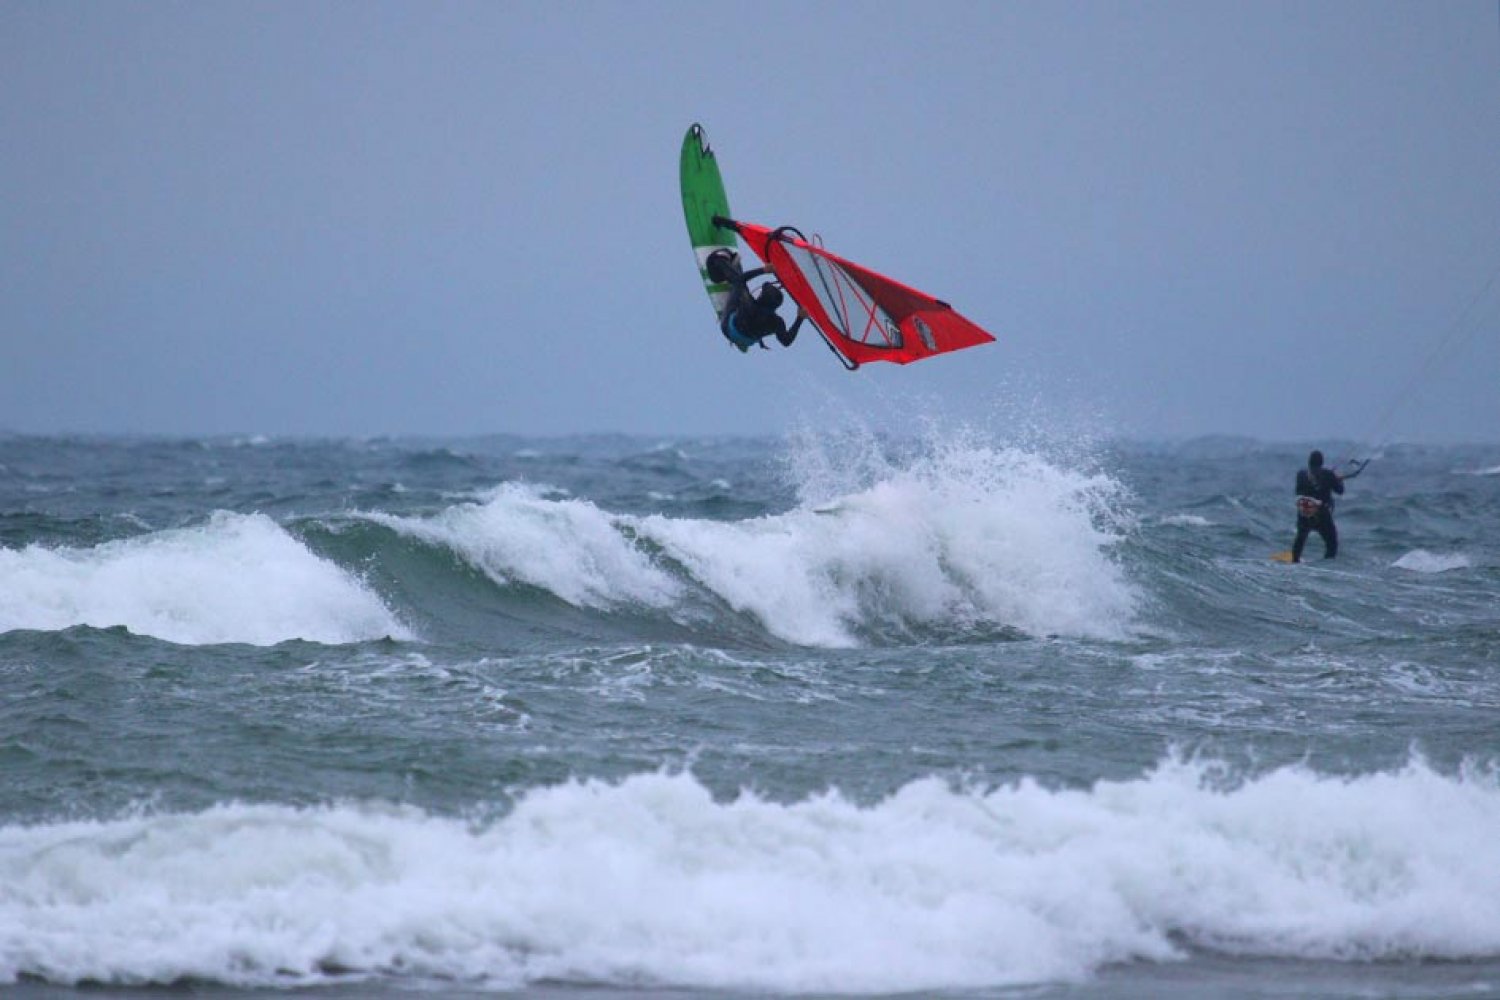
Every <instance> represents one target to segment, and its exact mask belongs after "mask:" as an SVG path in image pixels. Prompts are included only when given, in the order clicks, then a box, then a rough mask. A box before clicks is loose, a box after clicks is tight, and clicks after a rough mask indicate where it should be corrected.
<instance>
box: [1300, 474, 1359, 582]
mask: <svg viewBox="0 0 1500 1000" xmlns="http://www.w3.org/2000/svg"><path fill="white" fill-rule="evenodd" d="M1362 471H1364V465H1363V464H1361V465H1359V466H1358V467H1357V468H1356V469H1355V470H1354V471H1353V472H1352V473H1350V474H1349V475H1348V476H1341V475H1339V474H1338V473H1337V472H1334V471H1333V470H1332V469H1325V468H1324V467H1323V453H1322V452H1321V451H1317V450H1314V451H1313V452H1312V453H1311V454H1309V455H1308V456H1307V468H1305V469H1298V470H1297V538H1296V540H1295V541H1293V542H1292V562H1301V561H1302V547H1303V546H1304V545H1306V544H1307V536H1308V535H1309V534H1311V533H1312V532H1314V531H1316V532H1317V533H1318V535H1319V536H1320V537H1322V539H1323V558H1324V559H1332V558H1333V557H1334V556H1336V555H1338V554H1339V531H1338V528H1337V527H1336V526H1335V525H1334V523H1333V496H1334V494H1335V493H1337V494H1340V495H1342V494H1343V492H1344V480H1345V479H1346V478H1348V479H1352V478H1353V477H1354V476H1357V475H1359V473H1360V472H1362Z"/></svg>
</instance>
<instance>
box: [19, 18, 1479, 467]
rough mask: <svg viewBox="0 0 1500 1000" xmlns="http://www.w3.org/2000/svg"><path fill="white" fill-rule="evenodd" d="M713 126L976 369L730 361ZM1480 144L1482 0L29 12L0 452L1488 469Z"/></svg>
mask: <svg viewBox="0 0 1500 1000" xmlns="http://www.w3.org/2000/svg"><path fill="white" fill-rule="evenodd" d="M716 13H717V14H718V15H719V17H718V18H717V19H716V18H715V17H713V16H711V15H714V14H716ZM725 19H730V20H732V21H733V23H734V24H735V25H736V26H737V28H736V31H734V32H732V33H726V31H725V30H724V27H723V23H722V22H723V21H724V20H725ZM726 37H728V38H732V39H735V41H734V42H733V43H727V42H726V41H725V40H724V39H725V38H726ZM741 39H743V41H741ZM695 121H698V122H702V123H703V125H704V126H705V128H706V129H707V132H708V135H709V138H710V140H711V142H712V143H713V146H714V148H715V150H716V151H717V152H718V155H719V157H720V162H721V165H722V168H723V172H724V177H725V181H726V185H727V187H728V192H729V198H730V202H731V205H732V206H733V208H734V211H735V213H736V215H738V216H739V217H741V218H745V219H750V220H754V221H758V222H764V223H767V224H770V225H778V224H793V225H796V226H798V227H799V228H801V229H803V230H804V231H805V232H807V233H809V234H811V233H819V234H821V235H822V236H823V238H824V240H825V241H826V243H827V245H828V246H829V248H830V249H832V250H835V251H836V252H839V253H841V254H844V255H845V256H848V257H850V258H852V259H854V260H856V261H859V262H860V263H864V264H867V265H869V266H871V267H874V268H876V269H879V270H882V271H884V272H886V273H889V274H891V275H892V276H893V277H896V278H898V279H900V280H902V281H905V282H908V283H910V284H913V285H916V286H917V287H919V288H922V289H924V290H927V291H929V292H931V293H933V294H935V295H937V296H939V297H941V298H943V299H945V300H947V301H950V302H952V303H953V304H954V306H955V307H956V308H957V309H958V310H959V311H960V312H962V313H963V314H965V315H966V316H968V317H970V318H971V319H973V320H974V321H975V322H977V323H979V324H980V325H982V326H984V327H985V328H986V329H988V330H989V331H990V332H992V333H993V334H994V335H995V336H996V338H997V342H996V343H995V344H991V345H986V346H983V347H979V348H975V349H971V350H966V351H961V352H958V353H956V354H953V355H950V356H945V357H941V358H937V359H932V360H929V361H924V362H919V363H917V364H913V365H909V366H904V367H903V366H895V365H884V364H878V365H877V364H872V365H867V366H865V367H864V368H862V369H860V370H859V371H858V372H855V373H852V374H850V373H846V372H844V371H843V370H842V369H841V368H840V367H839V365H838V362H837V361H836V359H834V358H833V357H832V355H830V354H829V352H828V351H827V350H826V348H825V347H824V346H823V345H822V344H821V343H820V342H819V341H818V339H817V338H816V337H815V336H812V335H811V331H808V333H807V334H805V335H804V336H803V337H802V338H801V339H799V341H798V342H797V343H796V344H795V345H793V347H791V348H789V349H781V348H779V347H774V348H773V349H771V350H768V351H752V352H750V353H749V354H745V355H742V354H740V353H739V352H738V351H735V350H733V349H732V348H730V347H728V346H727V345H726V344H725V343H724V341H723V339H722V338H721V337H720V335H719V334H718V332H717V330H716V328H715V324H714V318H713V315H712V312H711V310H710V309H709V305H708V301H707V298H706V297H705V296H704V294H703V291H702V288H701V286H700V284H699V282H698V278H697V275H696V272H695V269H694V263H693V256H692V252H691V250H690V248H689V246H688V241H687V234H686V231H685V227H684V224H683V219H682V207H681V204H680V200H679V197H678V187H677V153H678V149H679V146H680V143H681V140H682V135H683V132H684V131H685V130H686V128H687V127H688V126H689V125H690V124H692V123H693V122H695ZM1497 126H1500V10H1497V4H1496V3H1495V2H1493V0H1475V2H1454V3H1445V4H1424V3H1415V2H1411V3H1395V2H1370V3H1354V2H1329V3H1313V4H1296V3H1264V4H1253V5H1249V4H1232V3H1218V2H1209V3H1188V2H1168V3H1157V4H1150V5H1127V4H1115V3H1103V2H1098V3H1057V4H1047V5H1035V4H1012V3H937V4H915V3H887V2H877V3H870V4H862V5H832V4H829V5H807V4H804V3H791V2H779V0H773V2H769V3H767V4H763V5H758V6H757V7H756V8H755V9H753V10H751V11H746V10H745V9H744V8H731V7H728V6H727V5H725V6H718V7H712V6H711V7H704V6H703V5H689V4H686V3H663V2H657V3H641V4H629V5H627V4H621V3H604V2H581V3H576V4H567V5H543V4H522V3H514V4H492V3H441V2H440V3H433V4H416V3H378V2H377V3H358V4H356V3H342V2H338V3H305V4H296V5H289V4H288V5H283V4H270V3H237V4H228V3H206V4H189V3H143V2H121V3H112V4H67V5H63V4H51V3H42V2H26V0H22V2H16V0H13V2H10V3H7V4H6V5H4V6H3V7H0V127H3V129H4V133H5V135H6V137H7V142H6V149H5V153H4V155H3V156H0V182H3V184H4V186H5V189H6V191H7V194H8V196H7V198H6V199H5V201H4V207H3V208H0V213H3V214H0V322H3V323H4V336H5V339H6V363H5V364H4V365H3V366H0V431H3V432H6V433H13V434H14V433H20V434H33V433H38V434H89V435H109V436H114V435H147V436H169V437H193V436H215V437H222V436H246V437H252V436H256V435H264V436H267V437H270V438H309V437H311V438H328V437H358V438H372V437H396V438H421V437H445V438H452V437H471V436H486V435H509V434H514V435H522V436H548V437H558V436H570V435H574V434H601V433H603V434H607V433H613V432H621V433H628V434H636V435H644V436H670V437H683V436H698V435H708V436H718V435H726V434H735V435H739V434H744V435H751V436H762V435H779V434H785V433H788V432H793V431H796V430H797V429H799V428H802V427H807V426H834V427H837V426H841V425H843V424H846V423H852V424H855V425H858V426H863V427H869V428H872V429H890V430H896V431H901V430H905V429H910V428H913V427H918V426H921V425H923V424H924V423H930V422H933V421H937V422H939V423H951V424H955V425H961V426H966V427H974V428H997V429H1005V428H1008V427H1015V426H1031V427H1039V428H1041V429H1042V430H1043V431H1045V432H1046V433H1050V434H1054V435H1060V436H1067V435H1069V434H1075V433H1076V434H1079V435H1086V436H1092V437H1094V438H1119V439H1124V440H1133V441H1148V442H1149V441H1186V440H1192V439H1196V438H1203V437H1214V436H1229V437H1238V438H1247V439H1252V440H1255V441H1259V442H1265V443H1280V442H1285V443H1292V444H1297V443H1305V442H1309V441H1313V442H1327V441H1331V440H1339V441H1354V442H1358V443H1364V444H1372V445H1373V444H1381V443H1385V442H1402V441H1409V442H1415V443H1447V442H1461V443H1500V391H1497V387H1500V280H1497V279H1500V225H1497V223H1500V188H1497V185H1496V183H1495V179H1496V176H1497V172H1496V167H1497V166H1500V130H1497Z"/></svg>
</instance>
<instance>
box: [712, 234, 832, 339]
mask: <svg viewBox="0 0 1500 1000" xmlns="http://www.w3.org/2000/svg"><path fill="white" fill-rule="evenodd" d="M704 267H705V269H706V270H707V271H708V277H709V280H711V281H714V282H717V283H723V284H727V285H728V286H729V302H728V303H727V304H726V305H725V306H724V314H723V316H721V317H720V319H719V329H720V331H722V332H723V334H724V336H725V338H726V339H727V340H728V341H729V342H730V343H731V344H733V345H734V346H735V347H738V348H739V349H740V350H741V351H748V350H749V349H750V348H751V347H753V346H755V345H756V344H760V346H761V347H765V346H766V345H765V338H767V337H770V336H774V337H775V338H776V339H777V341H779V342H780V343H781V346H782V347H790V346H792V341H794V340H796V339H797V331H798V330H800V329H801V328H802V321H803V320H804V319H806V318H807V313H805V312H803V311H802V309H800V308H799V309H798V310H797V319H796V321H794V322H793V323H792V327H791V329H787V325H786V322H785V321H784V320H783V319H782V318H781V316H780V315H778V314H777V312H776V310H777V309H779V308H780V307H781V303H782V302H784V301H785V298H784V296H783V295H782V294H781V289H780V288H777V287H776V284H775V282H773V281H767V282H766V283H765V284H763V285H761V286H760V290H759V291H758V292H752V291H751V290H750V280H751V279H752V278H759V277H762V276H764V275H767V274H770V273H771V271H770V269H769V268H764V267H757V268H755V269H754V270H753V271H742V270H740V262H739V257H738V255H736V254H735V253H734V251H732V250H724V249H720V250H715V251H714V252H713V253H711V254H709V255H708V260H707V261H705V262H704Z"/></svg>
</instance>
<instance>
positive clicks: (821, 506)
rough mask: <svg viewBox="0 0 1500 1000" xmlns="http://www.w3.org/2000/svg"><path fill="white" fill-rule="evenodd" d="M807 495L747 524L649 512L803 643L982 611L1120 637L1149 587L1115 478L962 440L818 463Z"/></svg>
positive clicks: (747, 604)
mask: <svg viewBox="0 0 1500 1000" xmlns="http://www.w3.org/2000/svg"><path fill="white" fill-rule="evenodd" d="M801 471H802V475H803V476H804V479H803V482H802V486H803V493H804V497H803V503H802V505H801V506H799V507H798V508H797V509H795V510H792V511H790V512H787V513H785V514H780V515H775V516H769V517H762V518H756V519H753V520H748V521H740V522H721V521H694V520H679V519H671V518H665V517H648V518H644V519H642V520H640V521H639V522H638V528H639V531H640V533H641V534H642V535H644V536H646V537H649V538H651V539H652V540H654V541H655V542H656V543H657V544H658V545H660V546H661V547H662V548H663V549H664V550H665V551H666V552H667V553H669V554H670V555H671V556H672V557H673V558H674V559H676V560H678V561H680V562H681V563H682V564H683V565H684V566H686V567H687V568H688V570H689V572H691V573H692V575H693V576H694V577H695V578H696V579H697V580H699V581H700V582H701V583H703V584H704V585H705V586H707V587H708V588H709V589H711V590H712V591H714V593H716V594H717V595H719V596H720V597H721V598H722V599H723V600H725V601H726V602H727V603H728V604H729V605H730V606H732V607H734V608H736V609H738V610H740V611H744V612H748V613H750V614H753V615H755V616H756V617H757V618H759V619H760V621H761V622H762V623H763V624H764V625H765V627H766V628H767V629H768V630H769V631H771V632H772V633H773V634H775V635H778V636H780V637H782V638H784V639H787V640H789V641H792V642H798V643H804V644H808V645H819V646H847V645H852V644H854V643H855V642H856V633H857V629H858V628H859V627H861V626H870V627H879V626H881V625H882V624H885V623H895V624H898V625H912V624H927V625H930V624H970V623H975V622H982V623H987V624H997V625H1002V626H1009V627H1012V628H1017V629H1021V630H1023V631H1026V632H1030V633H1033V634H1038V635H1040V634H1048V633H1062V634H1071V635H1084V636H1098V637H1109V638H1113V637H1117V636H1120V635H1122V634H1123V633H1124V632H1125V631H1126V630H1127V629H1128V627H1129V623H1130V621H1131V618H1132V616H1133V614H1134V609H1135V603H1136V595H1135V591H1134V589H1133V587H1132V586H1131V585H1130V584H1129V583H1128V581H1127V580H1126V579H1125V577H1124V574H1123V573H1122V571H1121V570H1120V568H1119V567H1118V565H1117V564H1116V563H1115V562H1114V561H1113V560H1112V559H1111V558H1110V554H1109V549H1110V547H1111V545H1112V544H1113V543H1114V542H1115V541H1117V540H1118V536H1117V535H1116V534H1115V533H1114V531H1113V526H1112V521H1113V520H1114V510H1113V507H1114V505H1115V503H1116V501H1117V500H1118V497H1119V493H1120V490H1119V489H1118V487H1117V485H1116V484H1115V483H1114V482H1113V481H1111V480H1109V479H1108V478H1107V477H1104V476H1100V475H1089V474H1085V473H1080V472H1076V471H1073V470H1069V469H1062V468H1058V467H1057V466H1054V465H1051V464H1049V463H1047V462H1046V461H1044V460H1042V459H1041V458H1039V457H1037V456H1036V455H1033V454H1031V453H1028V452H1025V451H1021V450H1018V449H1010V448H991V447H986V446H982V445H973V444H963V445H954V446H951V447H941V448H934V449H929V450H928V451H927V452H925V453H923V454H921V455H918V456H916V457H913V458H910V459H908V460H906V461H905V462H904V463H900V464H893V463H887V462H884V461H883V460H874V459H871V458H869V457H868V456H865V457H861V458H858V459H857V460H856V461H854V462H852V463H851V464H849V465H847V466H844V467H842V468H836V467H834V466H831V465H829V464H826V463H825V464H820V463H806V464H804V466H803V468H802V470H801Z"/></svg>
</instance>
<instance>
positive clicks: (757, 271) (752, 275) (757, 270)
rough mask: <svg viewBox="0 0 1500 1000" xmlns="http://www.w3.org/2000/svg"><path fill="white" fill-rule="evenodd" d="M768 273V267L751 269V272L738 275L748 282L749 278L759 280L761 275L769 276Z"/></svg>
mask: <svg viewBox="0 0 1500 1000" xmlns="http://www.w3.org/2000/svg"><path fill="white" fill-rule="evenodd" d="M770 273H771V269H770V268H769V267H757V268H752V269H751V270H749V271H746V272H744V273H743V274H741V275H740V277H741V278H743V279H744V280H746V281H749V280H750V279H751V278H759V277H760V276H761V275H763V274H770Z"/></svg>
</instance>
